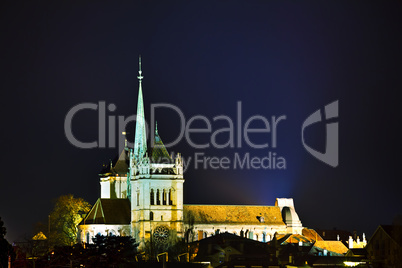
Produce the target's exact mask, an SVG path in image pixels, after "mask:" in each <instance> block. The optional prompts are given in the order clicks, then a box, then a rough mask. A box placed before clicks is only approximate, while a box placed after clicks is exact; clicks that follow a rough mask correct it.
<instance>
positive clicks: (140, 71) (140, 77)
mask: <svg viewBox="0 0 402 268" xmlns="http://www.w3.org/2000/svg"><path fill="white" fill-rule="evenodd" d="M137 78H138V80H139V81H140V85H141V82H142V79H143V78H144V77H143V76H142V70H141V55H140V57H139V70H138V76H137Z"/></svg>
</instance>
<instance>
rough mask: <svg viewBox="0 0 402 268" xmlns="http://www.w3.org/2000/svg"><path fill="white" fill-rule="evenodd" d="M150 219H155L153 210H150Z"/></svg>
mask: <svg viewBox="0 0 402 268" xmlns="http://www.w3.org/2000/svg"><path fill="white" fill-rule="evenodd" d="M149 220H150V221H153V220H154V213H153V212H152V211H151V212H149Z"/></svg>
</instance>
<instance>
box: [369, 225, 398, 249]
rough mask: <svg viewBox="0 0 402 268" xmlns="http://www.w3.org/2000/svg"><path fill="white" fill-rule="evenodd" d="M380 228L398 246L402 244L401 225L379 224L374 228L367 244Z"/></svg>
mask: <svg viewBox="0 0 402 268" xmlns="http://www.w3.org/2000/svg"><path fill="white" fill-rule="evenodd" d="M380 230H382V231H383V232H384V233H386V234H387V235H388V237H389V238H390V239H392V240H393V241H394V242H395V243H397V244H398V245H399V246H402V225H380V226H378V228H377V229H376V230H375V232H374V234H373V235H372V236H371V238H370V241H369V244H370V242H371V240H372V239H373V238H374V237H375V236H376V235H377V232H379V231H380Z"/></svg>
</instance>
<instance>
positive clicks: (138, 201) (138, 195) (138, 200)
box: [137, 192, 140, 206]
mask: <svg viewBox="0 0 402 268" xmlns="http://www.w3.org/2000/svg"><path fill="white" fill-rule="evenodd" d="M139 205H140V192H137V206H139Z"/></svg>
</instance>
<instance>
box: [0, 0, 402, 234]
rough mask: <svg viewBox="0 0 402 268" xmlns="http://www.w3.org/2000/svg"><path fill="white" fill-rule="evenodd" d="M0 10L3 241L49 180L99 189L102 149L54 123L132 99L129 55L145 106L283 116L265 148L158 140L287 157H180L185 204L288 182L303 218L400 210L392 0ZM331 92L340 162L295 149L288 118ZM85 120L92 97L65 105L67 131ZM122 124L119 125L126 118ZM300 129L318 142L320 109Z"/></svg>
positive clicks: (67, 188)
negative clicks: (82, 145) (275, 165)
mask: <svg viewBox="0 0 402 268" xmlns="http://www.w3.org/2000/svg"><path fill="white" fill-rule="evenodd" d="M0 10H1V11H0V13H1V25H0V29H1V31H0V32H1V51H2V56H1V60H0V66H1V73H2V79H1V80H0V85H1V92H2V105H1V111H2V115H3V116H2V131H1V132H2V135H1V136H2V138H1V149H2V154H1V160H2V161H1V163H3V172H2V175H1V180H0V216H1V217H2V219H3V220H4V222H5V225H6V227H7V229H8V235H7V238H8V239H9V240H11V241H12V240H15V239H21V238H22V237H23V236H24V234H26V235H27V236H30V235H31V232H32V226H33V225H34V223H35V222H37V221H41V220H42V221H46V219H47V215H48V214H49V212H50V210H51V209H52V205H53V204H52V200H54V199H55V198H57V197H58V196H60V195H63V194H69V193H72V194H74V195H75V196H77V197H83V198H85V199H86V200H87V201H89V202H90V203H92V204H93V203H94V202H95V201H96V199H97V198H98V197H99V188H100V187H99V180H98V176H97V174H98V172H99V171H100V169H101V168H102V164H104V163H107V162H108V161H109V159H113V158H114V157H115V155H116V154H117V153H118V152H117V149H105V148H96V149H87V150H84V149H79V148H76V147H74V146H73V145H71V144H70V143H69V141H68V140H67V138H66V137H65V134H64V120H65V116H66V114H67V112H68V111H69V110H70V109H71V108H72V107H74V106H75V105H77V104H80V103H85V102H90V103H98V102H99V101H105V102H106V104H111V103H113V104H115V105H116V107H117V109H116V111H114V112H108V114H107V115H108V116H119V115H121V116H125V117H128V116H130V115H133V114H135V112H136V103H137V93H138V80H137V78H136V76H137V71H138V56H139V54H141V55H142V60H143V61H142V62H143V64H142V67H143V75H144V82H143V93H144V101H145V110H146V116H147V119H148V120H149V119H150V105H151V104H157V103H169V104H173V105H175V106H177V107H179V108H180V109H181V110H182V111H183V113H184V115H185V116H186V119H187V120H189V119H190V118H191V117H192V116H194V115H203V116H205V117H207V118H208V119H209V120H211V121H212V118H213V117H214V116H217V115H222V114H224V115H227V116H229V117H230V118H233V119H235V118H236V105H237V102H238V101H241V103H242V109H243V113H242V116H243V118H244V120H245V119H247V118H248V117H250V116H252V115H257V114H258V115H262V116H264V117H266V118H268V119H271V116H280V115H286V120H284V121H283V122H281V123H280V124H279V127H278V132H277V135H278V146H277V148H268V149H253V148H251V147H249V146H243V147H242V148H238V147H235V148H224V149H216V148H208V149H198V150H196V149H194V148H192V147H191V146H190V145H189V144H188V143H187V142H186V141H185V140H182V142H180V143H179V144H177V145H176V146H174V147H173V148H168V149H169V151H173V152H181V153H182V154H183V156H184V158H185V159H187V158H189V157H191V158H192V159H193V158H194V156H195V153H197V152H198V153H204V154H205V155H206V156H218V157H221V158H222V157H229V158H231V159H233V156H234V155H235V154H239V155H241V156H244V155H245V154H247V153H249V154H250V156H257V157H264V156H266V155H267V154H268V152H269V151H270V152H275V153H276V154H277V155H278V156H282V157H284V158H285V159H286V170H263V169H259V170H255V169H239V168H237V169H233V168H230V169H227V170H223V169H220V170H213V169H211V168H208V169H195V168H194V162H190V165H189V168H188V170H187V172H186V174H185V179H186V182H185V188H184V201H185V203H187V204H191V203H195V204H261V205H263V204H267V205H273V204H274V202H275V198H277V197H293V198H294V201H295V206H296V210H297V212H298V214H299V217H300V219H301V220H302V223H303V225H304V226H307V227H311V228H333V227H337V228H338V229H348V230H350V231H352V230H358V231H359V232H366V233H368V234H370V233H371V232H373V231H374V229H375V228H376V227H377V226H378V225H379V224H387V223H391V222H392V220H393V218H394V217H395V216H396V215H397V214H401V213H402V212H401V208H400V204H401V203H402V202H401V201H402V195H401V194H400V186H401V182H400V178H401V176H400V175H401V172H400V170H399V160H400V159H401V158H400V156H399V154H398V153H399V150H400V148H401V146H400V142H399V139H400V136H401V135H400V131H399V128H398V125H399V123H400V122H401V113H400V112H398V107H399V103H400V99H399V95H398V94H397V92H398V91H400V90H401V88H402V87H401V85H402V82H401V71H402V68H401V62H402V61H401V47H402V42H401V41H402V40H401V33H400V32H401V31H400V29H401V26H402V25H401V20H402V18H401V16H400V12H401V3H400V2H392V1H390V2H386V3H383V2H380V1H378V2H370V1H303V2H295V1H292V2H290V1H286V2H284V1H281V2H279V1H248V2H246V1H244V2H242V1H211V2H206V1H192V2H189V1H169V2H167V1H163V2H155V1H152V2H149V1H137V2H133V1H122V2H120V3H119V4H116V3H111V2H110V3H105V2H103V3H96V4H95V3H89V1H76V2H71V1H69V2H67V1H66V2H61V1H49V2H42V3H41V4H35V3H31V2H26V3H23V2H19V3H17V2H7V3H2V7H1V9H0ZM335 100H339V118H338V119H339V166H338V167H336V168H332V167H330V166H328V165H325V164H323V163H322V162H320V161H318V160H317V159H315V158H314V157H312V156H311V155H310V154H309V153H308V152H307V151H306V150H305V149H304V148H303V145H302V143H301V126H302V123H303V121H304V120H305V119H306V118H307V117H308V116H309V115H310V114H311V113H313V112H314V111H316V110H317V109H320V108H323V107H324V106H325V105H326V104H328V103H330V102H333V101H335ZM156 119H157V120H158V128H159V134H160V135H161V137H162V139H163V141H164V142H165V143H168V142H169V141H173V140H174V139H175V138H176V137H177V135H178V133H179V119H178V117H177V115H176V114H175V113H174V112H172V111H168V110H165V111H159V112H158V111H157V113H156ZM257 125H258V124H256V127H261V125H259V126H257ZM200 126H202V124H200ZM222 127H224V125H223V124H219V123H216V124H213V126H212V129H213V131H215V130H217V129H220V128H222ZM97 131H98V122H97V113H96V112H95V111H84V112H82V113H80V114H78V115H77V116H76V117H75V119H74V121H73V132H74V134H75V135H76V136H77V138H79V139H80V140H83V141H88V142H89V141H92V140H94V139H96V138H97V133H98V132H97ZM127 132H129V134H128V137H129V139H132V137H133V135H134V125H133V124H131V125H129V126H128V129H127ZM116 134H117V130H116ZM306 136H307V138H306V141H307V142H308V144H309V145H311V146H312V147H314V148H321V150H322V151H323V150H324V142H325V125H324V124H317V125H316V126H314V127H312V128H311V129H309V131H308V132H306ZM192 137H194V140H195V141H197V142H199V143H201V142H205V141H208V140H209V139H210V136H209V135H208V134H196V135H194V136H192ZM251 137H252V140H253V141H255V142H256V143H257V142H258V143H264V142H267V141H269V140H270V135H269V134H268V135H267V134H262V133H260V134H251ZM221 138H222V139H223V140H225V137H224V136H221ZM192 161H194V160H192Z"/></svg>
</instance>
